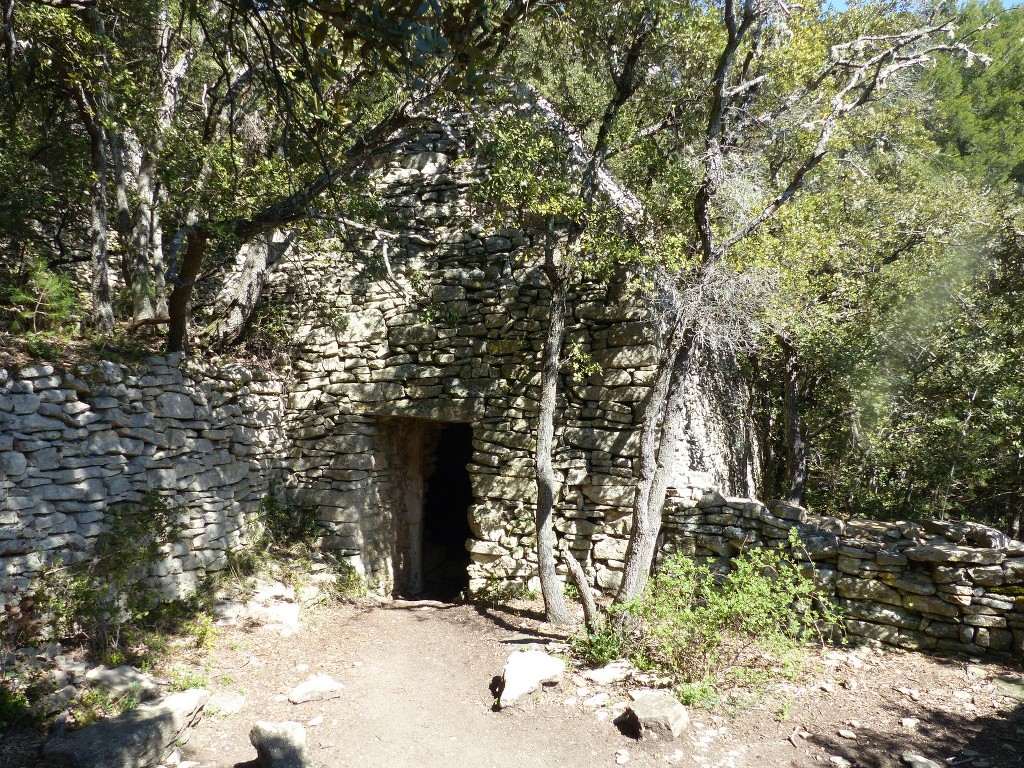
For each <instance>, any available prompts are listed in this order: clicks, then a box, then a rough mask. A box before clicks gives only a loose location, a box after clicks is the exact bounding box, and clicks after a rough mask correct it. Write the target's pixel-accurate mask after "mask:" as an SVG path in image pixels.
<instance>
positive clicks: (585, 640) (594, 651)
mask: <svg viewBox="0 0 1024 768" xmlns="http://www.w3.org/2000/svg"><path fill="white" fill-rule="evenodd" d="M572 649H573V652H574V653H575V654H576V655H577V656H578V657H580V658H581V659H583V661H584V662H586V663H587V664H589V665H590V666H594V667H601V666H604V665H605V664H607V663H608V662H610V661H614V660H615V659H621V658H622V657H623V656H625V655H626V649H627V644H626V637H625V635H624V634H623V633H622V632H621V631H620V630H619V629H618V628H617V627H616V626H615V625H613V624H611V623H610V622H605V623H604V624H603V625H602V626H601V628H600V629H599V630H598V631H597V632H586V633H584V634H579V635H575V636H574V637H573V639H572Z"/></svg>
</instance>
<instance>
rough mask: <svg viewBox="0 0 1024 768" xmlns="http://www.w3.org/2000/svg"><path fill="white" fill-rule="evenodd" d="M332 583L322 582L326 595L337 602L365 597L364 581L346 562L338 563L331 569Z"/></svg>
mask: <svg viewBox="0 0 1024 768" xmlns="http://www.w3.org/2000/svg"><path fill="white" fill-rule="evenodd" d="M333 573H334V581H326V582H322V587H323V588H324V589H325V590H326V591H327V593H328V594H329V595H330V596H331V597H332V598H333V599H334V600H337V601H339V602H344V601H349V600H355V599H357V598H360V597H366V590H367V584H366V579H364V578H363V577H362V576H360V575H359V572H358V571H356V569H355V567H354V566H353V565H352V564H351V563H349V562H347V561H344V560H342V561H339V562H337V563H336V564H335V565H334V568H333Z"/></svg>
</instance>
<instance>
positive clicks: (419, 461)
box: [265, 115, 758, 593]
mask: <svg viewBox="0 0 1024 768" xmlns="http://www.w3.org/2000/svg"><path fill="white" fill-rule="evenodd" d="M476 152H477V148H476V131H475V129H474V127H473V125H472V123H471V121H470V119H469V118H468V117H466V116H465V115H449V116H448V117H447V118H446V119H445V120H443V121H439V122H437V123H435V124H433V125H432V126H430V127H428V128H427V129H425V130H422V131H420V132H417V133H416V134H415V135H412V136H410V137H409V138H408V139H407V140H406V141H405V142H404V143H403V144H402V145H401V147H400V148H399V150H398V151H397V152H396V153H395V154H394V155H392V156H390V157H388V158H382V159H381V161H380V164H379V169H378V170H377V172H376V174H375V178H374V183H375V184H376V185H377V188H378V189H379V190H381V195H382V199H383V201H384V202H383V208H384V210H385V211H386V212H387V214H386V223H385V224H384V225H383V227H382V228H376V229H370V228H366V229H360V230H358V231H356V232H355V233H354V234H353V236H352V237H350V238H349V239H348V240H347V241H346V242H344V243H336V244H333V245H332V247H328V248H326V249H323V251H322V253H321V255H320V256H319V257H318V258H316V259H310V258H308V257H303V258H297V259H293V260H291V261H289V262H288V264H289V266H287V267H284V268H281V269H279V270H278V271H277V273H276V274H275V275H274V276H273V277H272V278H271V280H270V285H269V287H268V289H267V290H266V293H265V307H277V308H278V311H281V312H284V313H286V314H287V316H288V317H290V318H291V319H292V323H293V326H292V327H293V328H294V338H295V340H296V348H295V353H294V364H293V377H294V380H293V382H292V383H291V384H290V386H289V397H288V402H287V411H288V412H289V413H290V414H291V419H292V426H291V432H290V434H291V439H292V441H293V445H294V453H295V460H294V463H293V467H292V470H293V471H292V474H291V476H290V478H289V485H290V486H291V487H292V488H294V489H295V491H296V493H297V496H298V497H299V498H301V499H305V500H307V501H309V502H310V503H313V504H315V505H316V506H317V507H318V509H319V513H320V516H321V520H322V524H323V526H324V528H325V530H324V539H323V542H324V546H325V547H326V548H329V549H332V550H335V551H338V552H341V553H344V554H346V555H349V556H351V557H353V558H358V560H359V563H360V566H361V567H362V568H363V569H364V570H365V572H366V573H367V575H369V576H371V577H372V578H373V580H374V581H375V582H376V583H378V584H380V585H383V586H384V587H385V588H387V589H394V590H395V591H396V592H410V593H415V592H418V591H420V590H421V589H423V588H428V589H430V588H432V587H437V586H439V585H440V584H441V582H444V583H445V584H447V585H448V586H449V587H451V588H453V589H458V590H461V589H465V588H467V587H468V588H469V589H470V590H478V589H480V588H482V587H484V586H485V585H486V584H487V583H488V582H502V581H516V582H522V583H528V582H531V580H532V579H533V578H534V573H535V556H534V554H533V548H534V539H533V535H532V533H531V529H532V522H531V521H532V516H533V511H534V509H533V508H534V504H535V500H536V488H535V481H534V470H533V464H534V462H533V451H534V445H535V428H536V414H537V410H538V401H539V388H538V384H539V380H540V373H539V370H540V364H539V360H540V352H541V349H542V348H543V340H544V334H545V332H546V328H547V317H548V299H549V293H548V289H547V287H546V285H547V284H546V280H545V278H544V276H543V275H542V273H541V271H540V269H539V268H538V259H539V254H538V253H537V252H536V251H535V250H533V249H532V248H531V234H530V232H528V231H519V230H508V229H487V228H486V227H484V226H483V225H481V224H480V217H479V216H478V215H477V214H476V212H475V211H474V208H473V197H474V188H475V186H476V185H477V184H478V183H479V181H480V179H481V176H482V174H483V173H485V172H486V169H484V168H483V167H482V166H481V164H480V162H479V161H478V160H477V159H476ZM623 294H624V291H623V284H622V281H611V282H610V283H600V282H586V283H583V284H582V285H580V286H578V288H577V289H576V294H575V295H574V296H573V297H572V301H571V302H570V305H571V313H572V314H571V317H570V318H568V321H567V347H568V348H570V349H571V350H572V352H573V354H575V355H576V356H577V359H585V360H587V361H589V362H592V363H594V364H596V366H595V367H596V368H599V372H597V373H593V374H590V375H587V374H582V375H573V373H572V371H571V370H569V369H570V368H571V361H570V363H569V364H567V365H566V369H567V370H566V371H565V373H564V375H563V379H562V382H561V387H560V389H561V396H562V401H561V403H560V406H559V409H558V411H559V419H558V424H557V431H556V451H555V457H554V458H555V466H556V469H557V471H558V472H559V473H560V475H561V479H562V481H563V491H562V494H561V496H560V498H559V499H558V501H557V507H556V523H555V527H556V531H557V532H558V535H559V536H560V537H564V538H566V539H568V540H569V543H570V545H571V547H572V549H573V551H574V552H575V553H576V555H577V556H578V558H579V559H580V560H581V561H583V562H584V564H585V566H586V568H588V570H589V574H590V576H591V578H593V579H594V580H595V582H596V584H598V585H599V586H600V587H602V588H604V589H613V588H615V587H616V586H617V585H618V582H619V579H620V578H621V569H622V558H623V554H624V551H625V544H626V536H627V535H628V520H627V516H628V513H629V508H630V505H631V503H632V498H633V487H634V477H635V472H636V467H635V466H634V457H635V455H636V451H637V444H638V438H639V424H640V422H641V418H642V413H643V409H644V404H645V401H646V400H647V397H648V387H649V384H650V382H651V380H652V375H653V364H652V363H653V359H654V351H655V350H654V346H653V343H652V334H651V328H652V325H651V323H650V321H649V314H648V313H649V310H648V308H647V307H645V306H644V305H642V304H641V303H639V302H637V301H629V300H627V299H626V298H624V296H623ZM743 403H744V399H743V393H742V391H740V389H739V387H738V386H736V385H735V384H734V383H732V382H729V381H726V380H725V378H724V377H723V375H722V374H721V373H718V372H716V371H715V370H713V367H712V366H707V367H705V368H704V370H702V371H701V372H700V373H695V374H694V376H693V377H692V378H691V380H690V381H689V383H688V390H687V406H688V412H687V430H686V434H687V439H686V441H685V443H684V444H682V445H680V446H679V450H678V461H677V471H676V474H675V478H674V482H673V484H672V485H673V489H674V490H673V493H674V494H676V495H677V496H678V498H679V499H680V500H681V501H684V502H688V503H690V504H691V505H692V503H694V502H695V501H696V500H697V498H699V497H700V496H701V495H702V494H703V492H704V491H705V490H706V489H707V488H709V487H712V486H714V487H717V488H721V489H724V490H725V491H726V492H732V493H752V492H753V491H754V488H753V486H754V484H755V481H756V478H757V471H758V465H757V462H756V460H755V459H754V458H752V456H753V452H752V450H751V446H752V445H753V442H754V441H753V439H752V436H751V434H750V427H749V424H748V421H747V420H746V419H745V418H744V416H743ZM453 573H456V574H458V573H461V574H462V576H461V579H460V578H455V579H454V580H448V581H445V578H446V577H445V574H447V575H448V576H451V575H452V574H453Z"/></svg>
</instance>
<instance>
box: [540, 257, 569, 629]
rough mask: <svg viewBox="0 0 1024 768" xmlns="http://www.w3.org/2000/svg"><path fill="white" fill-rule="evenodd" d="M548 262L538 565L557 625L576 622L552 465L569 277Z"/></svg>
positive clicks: (552, 620)
mask: <svg viewBox="0 0 1024 768" xmlns="http://www.w3.org/2000/svg"><path fill="white" fill-rule="evenodd" d="M544 266H545V270H544V271H545V272H546V273H547V276H548V282H549V284H550V285H551V306H550V320H549V322H548V332H547V336H546V337H545V339H544V359H543V364H542V367H541V379H540V391H541V394H540V413H539V415H538V423H537V453H536V467H537V565H538V571H539V574H540V588H541V592H542V593H543V595H544V612H545V615H546V616H547V620H548V621H549V622H550V623H552V624H554V625H556V626H567V625H570V624H573V623H574V617H573V615H572V613H571V612H570V611H569V608H568V606H566V604H565V596H564V595H563V593H562V584H561V582H560V581H559V580H558V577H557V576H556V574H555V532H554V526H553V524H552V516H553V513H554V506H555V499H556V498H557V496H558V492H559V484H558V479H557V477H556V476H555V470H554V467H553V466H552V457H551V454H552V450H553V447H552V444H553V442H554V436H555V408H556V404H557V398H558V369H559V366H560V364H561V361H562V342H563V339H564V337H565V309H566V294H567V292H568V280H567V279H566V277H565V275H564V274H562V269H561V268H559V267H557V266H555V264H554V258H553V253H552V252H551V250H550V249H549V250H548V254H547V256H546V258H545V265H544Z"/></svg>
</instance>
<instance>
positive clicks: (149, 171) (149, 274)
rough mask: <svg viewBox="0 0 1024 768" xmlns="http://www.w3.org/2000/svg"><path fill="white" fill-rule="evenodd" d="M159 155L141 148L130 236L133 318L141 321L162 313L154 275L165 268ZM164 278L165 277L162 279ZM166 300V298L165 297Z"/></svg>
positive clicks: (134, 320)
mask: <svg viewBox="0 0 1024 768" xmlns="http://www.w3.org/2000/svg"><path fill="white" fill-rule="evenodd" d="M156 163H157V158H156V157H155V156H154V154H153V153H152V152H149V151H147V150H143V151H142V158H141V159H140V161H139V172H138V176H137V192H138V196H139V202H138V205H137V206H136V208H135V217H134V220H133V221H132V229H131V236H130V243H131V253H130V256H129V259H130V262H129V265H128V267H129V273H130V274H131V276H132V281H131V295H132V322H134V323H139V322H142V321H144V320H151V319H153V318H156V317H161V316H162V315H161V314H160V313H159V312H158V308H157V305H158V303H159V302H158V301H157V296H156V290H155V285H154V279H153V278H154V275H156V274H159V273H162V272H163V252H162V251H158V250H157V247H156V245H157V242H156V241H157V238H155V237H154V227H155V225H157V224H158V218H157V217H158V216H159V213H158V207H157V190H156V179H155V177H156ZM161 282H162V281H161ZM165 301H166V299H165Z"/></svg>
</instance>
